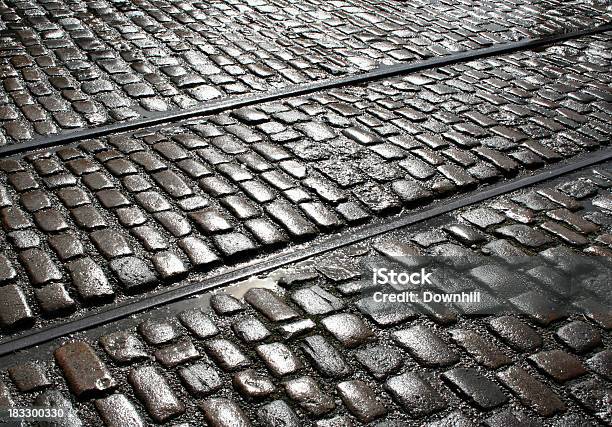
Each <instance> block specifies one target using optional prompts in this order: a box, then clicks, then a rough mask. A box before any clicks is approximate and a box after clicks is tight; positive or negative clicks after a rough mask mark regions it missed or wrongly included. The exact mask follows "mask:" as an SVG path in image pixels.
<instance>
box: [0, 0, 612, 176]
mask: <svg viewBox="0 0 612 427" xmlns="http://www.w3.org/2000/svg"><path fill="white" fill-rule="evenodd" d="M0 7H1V10H2V14H1V21H0V22H1V23H2V24H3V26H4V27H6V28H7V31H6V33H5V36H4V37H3V38H2V40H1V43H2V47H4V48H6V49H5V50H3V52H4V53H3V54H2V56H1V61H0V66H1V68H0V76H1V77H2V79H3V89H4V90H5V94H4V96H3V98H2V99H1V100H0V101H1V102H2V103H1V104H0V122H2V126H1V129H2V143H14V142H21V141H26V140H28V139H30V138H32V137H35V136H39V135H47V134H52V133H57V132H60V131H69V130H71V129H75V128H81V127H93V126H98V125H101V124H106V123H112V122H116V121H123V120H129V119H133V118H137V117H140V116H143V115H144V116H146V115H149V114H150V113H151V112H156V111H166V110H177V109H184V108H188V107H191V106H194V105H196V104H198V103H200V102H204V101H208V100H212V99H217V98H219V97H222V96H232V95H241V94H245V93H256V92H263V91H267V90H270V89H274V88H278V87H285V86H288V85H291V84H300V83H308V82H312V81H317V80H321V79H324V78H329V77H334V76H342V75H347V74H355V73H358V72H362V71H367V70H371V69H373V68H375V67H376V66H379V65H381V64H382V65H384V64H394V63H398V62H405V61H414V60H419V59H424V58H428V57H432V56H439V55H444V54H449V53H453V52H457V51H462V50H470V49H476V48H480V47H487V46H491V45H493V44H497V43H503V42H507V41H514V40H519V39H522V38H525V37H538V36H545V35H550V34H557V33H563V32H566V31H571V30H576V29H583V28H590V27H595V26H597V25H599V24H602V23H605V22H609V20H610V12H609V10H607V9H606V5H605V3H597V2H595V3H593V2H572V3H570V4H568V3H566V2H561V1H558V0H549V1H547V2H546V3H545V4H541V3H538V2H533V1H528V0H497V1H496V2H494V3H491V4H488V3H486V4H485V3H478V4H474V3H471V2H467V1H461V2H445V3H441V4H438V3H435V2H431V1H425V2H421V3H419V4H414V5H410V6H407V5H405V4H403V3H402V2H399V1H397V0H386V1H384V2H376V3H372V2H369V1H363V0H352V1H350V2H346V3H343V4H341V5H338V6H333V5H331V4H327V3H325V2H320V1H310V0H307V1H299V2H286V1H275V0H274V1H262V2H257V3H252V2H245V1H240V2H230V1H226V2H221V3H213V4H207V3H201V2H194V1H189V2H186V3H185V2H178V1H175V0H165V1H155V2H151V1H149V0H139V1H137V2H129V3H128V2H109V1H100V2H96V3H94V4H81V3H79V2H75V1H72V0H63V1H59V2H46V1H21V2H18V3H16V4H10V3H5V2H3V3H2V4H1V5H0ZM590 49H591V50H592V51H593V53H594V56H595V57H597V56H600V57H601V56H602V55H603V57H604V58H606V56H605V44H594V45H593V46H592V47H591V48H590ZM602 49H603V50H602ZM505 77H506V75H505V74H503V73H500V74H499V75H496V76H495V79H494V80H493V83H494V84H495V86H496V87H497V88H499V89H500V90H503V89H508V84H507V82H506V80H505ZM413 81H414V84H415V85H417V86H421V85H427V84H431V88H432V91H433V94H434V95H452V94H454V93H456V92H457V88H456V87H454V86H452V85H448V84H444V83H442V82H436V79H435V78H431V77H426V78H416V79H414V80H413ZM534 84H536V83H534V82H527V83H526V84H525V85H523V86H522V87H520V88H516V89H514V92H515V95H516V96H521V95H522V94H523V93H524V92H521V90H530V89H531V88H533V85H534ZM560 89H561V90H563V89H564V88H563V87H561V88H560ZM543 95H544V96H543V97H542V98H541V99H542V101H541V104H542V105H543V107H545V108H546V107H548V106H549V105H550V104H551V103H555V102H557V101H558V100H559V99H558V98H559V95H558V91H554V90H553V91H551V92H545V93H543ZM602 95H603V94H602V90H601V88H600V87H594V88H593V89H592V90H591V91H589V92H588V93H586V94H584V95H582V96H577V97H575V100H576V101H578V102H581V101H583V100H585V98H588V97H589V96H602ZM419 107H420V108H409V109H406V110H405V112H404V114H403V115H404V117H406V118H408V119H410V120H415V121H418V120H426V118H425V117H424V116H423V111H425V112H429V111H427V104H425V105H419ZM307 111H316V109H315V108H310V109H308V110H307ZM516 111H519V112H520V109H517V110H516ZM335 112H336V113H337V116H338V117H342V116H350V115H352V114H353V113H354V110H353V109H352V108H350V107H349V106H347V105H346V104H343V103H338V105H337V106H336V107H335ZM582 113H583V111H573V110H572V109H571V108H564V109H563V110H562V111H561V114H562V116H563V117H562V123H563V124H569V125H570V126H576V125H578V124H581V123H583V122H584V117H583V115H582ZM234 116H235V117H236V118H238V119H239V120H241V121H243V122H245V123H248V124H249V125H258V124H261V123H262V122H263V121H264V120H265V115H263V114H262V113H261V112H257V111H253V110H249V109H247V110H240V111H238V112H236V113H235V114H234ZM376 120H377V118H373V119H371V120H370V122H373V123H374V122H376ZM447 120H449V121H451V120H452V118H451V117H450V116H449V118H448V119H447ZM534 121H535V122H536V123H538V124H540V125H542V126H544V127H545V128H546V129H552V130H555V129H557V128H558V127H559V126H562V125H560V124H559V122H554V121H552V120H550V119H549V118H547V117H539V118H536V119H534ZM434 127H435V126H434ZM486 127H493V129H495V122H491V121H490V119H489V117H488V115H487V114H486V112H485V114H484V115H483V116H479V115H475V116H474V123H473V124H470V125H463V126H460V127H459V128H458V130H460V131H462V132H465V133H466V135H468V136H469V138H474V137H481V136H482V135H484V132H485V131H484V129H485V128H486ZM303 128H304V129H311V130H312V133H313V134H315V133H316V134H317V135H319V136H318V137H315V139H316V138H325V137H326V135H328V136H329V134H328V133H326V132H325V131H323V128H322V127H321V126H320V125H312V124H305V125H304V126H303ZM271 130H274V128H271ZM496 133H497V134H499V135H502V136H509V137H511V138H512V139H513V140H514V141H515V142H518V141H519V140H520V139H521V138H522V137H524V134H522V133H519V132H512V131H510V130H508V129H507V128H503V127H501V128H499V129H498V130H497V131H496ZM353 135H354V136H355V137H358V138H360V139H361V140H362V141H363V142H364V143H365V142H368V141H369V140H372V141H373V139H372V137H371V136H367V135H368V133H363V132H357V133H353ZM370 135H371V134H370ZM279 137H280V138H287V137H290V134H286V135H282V132H281V135H279ZM491 154H492V155H491V158H495V159H496V161H497V162H498V164H499V165H500V166H502V167H503V168H505V169H506V170H509V169H512V167H513V164H514V160H512V159H511V158H508V157H504V156H502V155H501V154H499V153H495V152H494V153H491ZM389 155H391V154H389ZM483 155H487V154H483Z"/></svg>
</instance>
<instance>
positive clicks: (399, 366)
mask: <svg viewBox="0 0 612 427" xmlns="http://www.w3.org/2000/svg"><path fill="white" fill-rule="evenodd" d="M610 167H611V165H610V163H607V164H606V165H603V166H601V167H597V168H596V169H594V170H585V171H581V172H579V173H576V174H574V175H572V176H569V177H564V178H561V179H558V180H556V181H554V182H550V183H545V184H543V185H539V186H537V187H535V188H529V189H526V190H520V191H517V192H514V193H511V194H510V195H509V196H502V197H498V198H495V199H492V200H489V201H486V202H483V203H481V204H479V205H477V206H473V207H468V208H464V209H462V210H460V211H456V212H453V213H451V214H448V215H446V216H444V217H442V218H438V219H434V220H431V221H429V222H426V223H424V224H422V225H419V226H418V227H410V228H409V229H400V230H396V231H393V232H389V233H386V234H384V235H382V236H380V237H378V238H376V239H372V240H368V241H365V242H362V243H358V244H355V245H352V246H348V247H345V248H341V249H338V250H336V251H333V252H331V253H328V254H325V255H321V256H319V257H316V258H314V259H310V260H307V261H304V262H301V263H299V264H296V265H291V266H287V267H283V268H282V269H280V270H277V271H274V272H272V273H270V274H269V275H267V277H264V278H261V279H251V280H249V281H248V283H246V284H238V285H237V286H234V287H229V288H227V289H226V290H223V291H220V292H217V293H214V294H212V295H210V294H209V295H205V296H203V297H202V298H198V299H196V300H192V301H191V302H186V303H182V304H181V305H180V306H177V307H180V308H177V309H172V310H176V311H172V310H171V312H174V313H176V314H172V315H170V316H168V314H167V311H159V312H156V311H153V312H150V313H146V314H144V315H142V316H140V318H139V319H136V320H133V321H129V322H124V323H123V325H124V326H120V327H119V328H118V326H116V325H111V326H110V327H107V328H106V329H105V330H104V331H103V332H101V333H100V332H96V331H94V332H93V333H90V334H84V335H80V336H77V337H75V338H72V339H67V340H66V339H64V340H62V342H61V343H58V344H56V345H54V346H53V348H54V352H53V355H54V356H53V359H54V360H49V359H48V358H38V359H39V360H37V361H36V362H30V361H28V360H20V361H19V362H16V363H15V364H14V365H13V366H11V367H10V368H9V369H8V371H7V372H3V373H2V374H1V375H0V406H6V405H10V404H20V405H26V404H31V403H37V404H40V405H56V406H61V407H64V408H67V409H68V408H70V409H72V410H73V412H72V415H71V416H70V417H69V418H68V419H67V420H66V423H65V424H64V425H70V426H78V425H100V423H104V425H107V426H125V425H134V426H141V425H157V424H166V425H175V426H178V425H181V426H186V425H200V424H202V422H203V421H206V423H208V424H209V425H213V426H238V425H239V426H247V425H251V423H252V424H254V425H270V426H298V425H317V426H349V425H364V424H369V425H379V426H400V425H428V426H450V425H452V426H471V425H487V426H508V425H534V426H538V425H556V426H576V425H585V426H591V425H593V426H594V425H599V424H608V423H610V422H612V411H611V409H610V406H609V404H608V403H607V400H606V399H607V396H609V393H610V382H611V381H612V372H611V371H610V367H611V366H612V363H611V357H612V352H611V350H610V348H609V345H610V336H609V331H610V329H611V328H612V316H611V313H610V310H609V306H605V305H604V304H602V301H605V300H606V298H607V297H609V295H608V294H609V281H608V282H607V283H603V286H598V285H597V284H596V283H592V284H591V286H590V287H589V289H588V290H589V292H590V295H585V297H584V299H581V300H577V301H574V305H575V306H576V307H577V308H580V310H581V313H582V314H571V313H567V312H564V311H563V310H559V309H558V307H555V306H554V304H552V303H551V301H554V300H555V298H556V295H558V294H559V293H560V292H562V290H561V289H559V284H560V283H562V280H557V279H555V277H556V276H558V275H559V274H563V272H567V271H568V270H567V268H568V266H567V265H565V264H564V263H563V262H562V261H561V260H563V259H565V260H573V262H584V263H586V264H588V266H589V268H602V267H603V268H604V269H607V270H605V271H607V274H608V277H609V274H610V270H609V264H606V261H605V260H604V259H605V258H607V257H610V256H612V239H611V238H610V236H611V233H612V194H611V193H610V189H611V188H612V169H610ZM580 253H582V254H589V255H597V256H598V257H600V258H597V257H591V258H576V257H574V258H568V257H566V258H562V256H564V255H567V254H574V255H576V256H577V255H579V254H580ZM474 254H480V255H484V256H499V257H501V258H506V259H507V258H510V257H518V256H523V255H539V256H541V257H542V260H544V262H543V263H542V264H540V265H537V266H535V267H534V268H531V267H529V269H528V270H526V271H524V272H523V274H524V275H525V276H524V280H521V281H517V280H516V275H512V274H504V273H502V272H500V271H496V272H495V274H494V275H491V271H490V268H491V266H489V265H478V266H476V267H470V266H468V267H467V268H468V269H469V274H470V276H471V277H472V278H473V280H475V281H478V282H480V283H482V284H484V285H485V287H489V288H490V289H491V290H493V291H495V290H496V288H503V289H505V290H507V291H509V292H512V293H514V294H516V295H517V296H516V297H512V298H511V299H510V301H511V303H512V304H513V305H514V310H513V311H512V313H508V314H505V315H495V316H487V315H484V316H483V315H482V314H479V311H478V310H474V309H473V308H469V307H467V306H465V305H461V304H454V305H441V304H438V305H435V304H432V305H428V306H423V307H420V308H419V309H417V307H416V306H414V305H410V304H404V303H395V304H392V303H389V304H383V305H375V304H372V303H371V299H372V297H371V295H370V293H369V291H368V289H369V288H370V287H371V286H372V283H371V280H370V278H367V277H361V276H360V274H361V269H360V267H359V266H360V263H361V262H362V261H363V260H365V259H368V258H369V257H374V258H377V257H389V258H390V259H391V258H392V259H396V257H398V256H414V255H448V256H455V257H456V256H466V255H474ZM601 257H604V258H601ZM456 259H460V258H456ZM576 260H580V261H576ZM444 285H445V286H451V287H452V283H445V284H444ZM464 285H465V286H466V287H469V285H466V284H464ZM492 303H494V301H493V300H492V299H485V302H484V304H486V305H491V304H492ZM423 309H426V310H425V312H426V313H427V314H422V313H423ZM0 312H2V313H4V312H5V311H4V310H2V311H0ZM126 324H129V325H131V326H125V325H126ZM173 423H174V424H173Z"/></svg>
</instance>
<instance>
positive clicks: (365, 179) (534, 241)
mask: <svg viewBox="0 0 612 427" xmlns="http://www.w3.org/2000/svg"><path fill="white" fill-rule="evenodd" d="M595 40H601V41H602V42H603V41H606V40H607V36H605V35H603V36H597V37H588V38H583V39H580V40H577V41H572V42H567V43H566V44H565V46H566V49H565V50H564V52H572V55H574V56H573V58H575V60H576V61H577V62H576V65H575V66H574V67H577V69H576V72H575V76H572V77H571V78H570V77H562V76H559V77H555V78H552V77H550V75H549V74H550V73H549V72H548V71H543V70H552V68H550V67H552V66H553V64H557V65H555V66H565V65H564V64H565V63H566V60H565V59H560V58H559V57H558V55H556V53H555V52H556V50H558V49H557V47H554V48H548V49H546V50H544V51H543V52H537V53H535V52H521V53H516V54H511V55H505V56H500V57H497V58H493V59H486V60H480V61H473V62H468V63H466V64H461V65H456V66H449V67H443V68H442V69H440V70H437V71H427V72H423V73H420V74H418V75H414V76H406V77H400V78H393V79H387V80H384V81H380V82H374V83H370V84H367V85H363V86H356V87H353V88H347V89H335V90H330V91H326V92H322V93H317V94H314V95H309V96H305V97H299V98H292V99H289V100H286V101H279V102H273V103H266V104H261V105H260V106H258V107H249V108H242V109H240V110H236V111H232V112H230V113H229V114H221V115H217V116H211V117H208V118H205V119H201V120H196V121H193V122H190V123H188V124H185V125H180V126H168V127H165V128H162V129H160V130H159V131H143V132H138V133H136V134H132V135H130V134H126V135H116V136H110V137H107V138H103V139H98V140H91V141H85V142H82V143H80V144H78V145H77V146H74V147H63V148H60V149H58V150H57V151H54V152H47V153H42V154H30V155H27V156H24V157H23V158H14V159H5V160H2V162H1V164H0V169H1V170H2V171H3V172H2V176H1V177H0V189H1V191H2V201H3V202H2V205H3V206H4V207H3V208H2V209H1V211H0V218H1V219H2V226H3V227H2V228H3V231H2V236H0V239H1V240H2V241H3V242H6V246H7V247H8V248H10V249H9V251H8V252H7V256H5V257H4V260H2V259H0V267H2V268H0V274H1V275H2V277H3V278H4V279H3V283H6V284H15V285H17V286H18V287H19V288H20V289H21V291H23V292H24V295H23V296H22V298H21V299H22V301H23V302H24V303H23V304H22V306H24V311H23V314H22V315H21V316H20V317H19V318H15V319H14V320H6V321H5V322H4V323H6V324H7V326H10V325H12V324H13V323H14V324H16V325H19V324H20V322H21V320H20V319H21V318H23V319H24V321H23V322H21V324H22V325H27V324H28V322H29V319H30V318H35V317H37V316H40V314H43V313H44V317H45V319H47V318H52V317H54V316H55V317H62V316H65V315H66V314H70V313H71V312H73V311H77V312H78V311H79V310H82V309H83V308H84V307H86V306H89V305H100V304H105V303H108V302H110V301H122V300H123V299H125V298H128V297H130V295H132V294H134V293H141V292H144V291H148V290H151V289H153V288H156V287H158V288H159V287H160V286H165V285H164V283H167V282H173V281H176V280H179V279H182V278H183V277H185V276H187V275H189V274H190V273H193V272H194V271H204V272H207V271H211V270H212V269H214V268H215V267H216V266H217V265H219V264H226V265H228V264H229V265H231V264H233V263H236V262H240V261H242V260H245V259H249V258H250V257H252V256H254V255H255V254H256V253H261V252H262V251H269V252H271V251H275V250H277V249H278V248H280V247H283V246H287V245H290V244H291V243H294V242H296V241H300V240H310V239H313V238H316V237H317V236H319V235H322V234H327V233H332V232H335V231H339V230H340V231H341V230H342V229H346V228H347V227H352V226H355V225H358V224H360V223H363V222H367V221H371V220H373V219H375V218H376V217H380V216H388V215H392V214H395V213H398V212H399V213H402V212H406V211H408V210H409V209H412V208H415V207H420V206H424V205H426V204H427V203H430V202H431V201H435V200H437V199H442V198H445V197H448V196H450V195H453V194H455V193H456V192H458V191H469V190H470V189H472V188H474V187H476V186H478V185H483V184H485V183H489V182H493V181H495V180H502V179H504V178H505V177H507V176H511V175H513V174H524V173H528V172H529V170H531V169H532V168H534V167H541V166H542V165H544V164H546V163H549V162H554V161H558V160H559V159H562V158H568V159H571V157H572V156H573V155H575V154H578V153H581V152H584V151H587V150H593V149H595V148H597V147H598V146H602V145H606V144H607V139H606V137H605V135H607V133H608V132H609V131H610V129H609V127H610V126H609V111H608V109H607V100H606V99H607V98H606V95H605V92H606V91H609V76H608V73H606V68H605V66H603V65H594V64H593V63H590V62H589V63H587V62H586V61H587V59H588V58H587V57H586V56H580V52H581V50H580V49H581V48H582V47H586V46H591V45H592V44H593V43H594V41H595ZM500 74H503V76H501V77H500ZM502 77H503V81H504V82H506V83H507V85H503V86H504V90H503V91H500V89H499V85H500V84H499V82H496V80H495V79H502ZM564 78H566V79H569V80H567V82H565V83H560V81H559V80H560V79H564ZM491 79H492V80H493V81H490V80H491ZM570 80H571V81H570ZM534 82H537V83H538V85H537V86H536V85H535V83H534ZM439 85H444V86H448V87H454V88H455V89H456V90H453V91H450V90H448V89H447V90H444V91H440V89H439V88H438V86H439ZM508 85H510V86H512V87H514V88H515V92H516V93H510V92H508V90H507V88H508V87H509V86H508ZM595 88H597V89H595ZM553 92H554V93H556V95H554V96H553V95H552V93H553ZM408 94H410V96H407V95H408ZM546 97H549V98H551V97H552V99H554V101H550V100H548V99H547V98H546ZM519 107H521V108H522V109H523V110H525V111H524V112H525V114H522V113H521V114H517V108H519ZM409 109H412V110H415V111H421V112H422V113H423V116H418V117H417V120H415V118H414V117H413V115H414V114H413V113H409ZM566 109H570V110H571V109H574V110H575V111H576V112H580V114H581V115H582V116H583V117H585V118H588V121H587V122H575V125H574V124H570V123H568V122H567V121H564V120H562V121H559V122H558V123H559V126H561V127H562V129H561V128H555V129H554V130H548V129H546V128H545V127H543V126H542V125H541V122H539V121H537V120H536V121H534V118H536V117H542V118H545V117H547V118H548V117H550V118H552V119H553V120H555V119H554V117H558V115H557V113H555V112H558V111H561V110H563V111H565V110H566ZM476 112H478V114H476ZM484 115H486V116H487V117H488V120H485V119H484V118H483V117H482V116H484ZM407 117H410V120H409V119H407ZM383 121H384V122H385V124H384V125H383ZM494 123H495V124H494ZM538 123H539V124H538ZM475 126H478V127H480V129H479V131H478V132H476V131H475V128H474V127H475ZM517 133H520V134H521V136H518V135H517ZM483 150H484V151H483ZM495 153H497V154H495ZM499 156H505V157H504V158H506V157H507V159H506V160H504V162H503V163H500V161H501V160H500V159H501V157H499ZM533 158H538V159H539V160H540V161H539V163H537V166H534V164H533V163H532V162H531V161H527V162H524V161H523V160H524V159H533ZM508 159H514V160H512V161H513V162H515V164H516V165H515V166H513V167H511V168H508V163H507V162H508V161H509V160H508ZM340 164H341V165H342V168H338V165H340ZM513 164H514V163H513ZM482 168H486V169H487V170H488V172H487V174H485V175H483V174H481V170H482ZM590 182H591V181H588V182H587V181H585V182H584V185H583V187H580V188H573V187H572V186H571V185H570V184H571V183H570V184H566V185H565V186H563V187H560V188H559V189H547V190H541V191H540V193H537V194H536V193H533V194H531V193H530V194H527V195H524V196H516V197H514V198H512V200H503V201H502V202H500V205H499V206H500V207H503V208H502V209H498V208H497V206H494V207H493V209H491V208H487V209H486V210H484V211H483V210H480V211H476V212H475V213H472V214H466V215H468V216H466V220H467V222H468V223H470V224H472V225H473V226H474V227H472V226H470V225H468V224H467V223H461V224H449V226H448V227H447V228H446V229H445V233H447V234H452V235H453V237H454V238H455V239H458V240H459V241H461V242H462V243H465V244H469V245H471V244H480V243H485V240H486V239H485V238H484V237H483V236H484V235H483V231H486V230H487V228H488V227H491V226H493V225H497V224H501V225H500V226H499V227H496V233H497V234H498V235H499V237H501V239H499V240H495V241H492V242H486V243H487V244H489V245H490V249H491V251H497V252H499V251H504V250H505V251H508V250H511V249H510V248H509V247H508V245H507V243H506V242H510V241H513V242H518V243H520V244H521V245H523V246H526V247H532V248H534V249H535V248H539V247H546V245H549V244H550V243H551V242H552V241H553V240H551V239H557V238H560V239H561V240H563V241H565V242H567V243H568V244H570V245H577V246H584V247H592V246H593V245H589V242H590V241H589V240H588V239H586V238H585V237H584V236H585V233H586V234H587V235H588V234H590V233H597V231H598V227H599V226H598V224H595V223H593V222H592V221H589V220H587V219H584V218H581V217H580V216H579V215H577V214H576V209H577V208H578V207H579V204H578V202H577V201H575V200H573V197H574V196H580V197H587V196H589V195H590V194H591V193H592V192H593V191H597V190H596V188H597V185H596V184H594V183H590ZM593 186H595V189H593ZM585 188H586V189H587V190H588V191H587V190H585ZM593 203H594V204H595V205H596V206H601V207H602V208H606V207H607V206H608V204H607V199H606V197H605V196H604V195H603V194H601V193H600V194H598V195H597V196H596V197H595V198H594V199H593ZM553 207H554V209H553ZM483 209H484V208H483ZM542 211H545V212H546V215H547V216H548V221H545V222H544V223H542V225H541V227H538V228H537V229H534V228H533V227H532V222H533V220H534V216H535V215H536V214H537V213H538V212H542ZM504 216H511V217H512V218H514V219H517V221H516V223H512V224H505V223H504V224H502V222H501V221H502V219H503V218H504ZM116 230H119V231H120V232H116ZM602 238H604V239H605V233H603V236H602ZM511 247H514V246H511ZM597 247H600V245H597ZM591 250H596V249H594V248H591ZM598 250H599V249H598ZM24 274H25V275H28V277H29V278H30V281H31V283H32V284H33V285H34V288H36V289H29V285H26V284H24ZM334 274H337V273H334ZM347 286H348V285H347ZM7 289H8V288H7ZM16 292H18V291H16ZM315 293H316V292H315ZM300 295H301V296H300ZM307 295H308V294H298V295H296V297H295V298H307V299H308V300H312V302H313V303H314V298H322V299H323V300H325V299H326V298H328V297H326V296H324V294H318V295H319V296H315V295H311V296H307ZM517 298H519V299H517V304H520V297H519V296H517ZM296 302H297V300H296ZM298 304H299V302H298ZM317 304H321V308H317V309H316V310H324V308H323V306H322V305H323V304H331V306H332V307H335V306H337V302H333V299H332V300H329V301H328V302H323V301H320V302H319V303H317ZM364 304H365V302H364ZM530 304H534V302H533V301H532V302H531V303H530ZM309 305H310V304H309ZM328 309H329V308H326V309H325V310H328ZM336 309H337V308H336ZM524 309H525V310H526V311H529V310H530V307H528V306H525V307H524ZM28 310H29V311H28ZM310 310H315V305H311V308H310ZM363 310H364V312H368V309H367V306H366V305H364V306H363ZM30 311H32V313H33V314H29V313H30ZM392 312H393V313H395V314H390V313H392ZM39 313H40V314H39ZM270 314H271V315H273V314H272V313H270ZM369 315H370V316H372V318H374V319H378V320H377V321H380V322H389V323H393V322H395V321H399V320H401V319H405V318H407V317H409V316H410V313H409V312H406V313H403V314H402V313H400V312H398V311H396V310H390V311H389V312H387V313H373V312H372V313H369ZM551 316H554V313H551ZM394 319H396V320H394ZM44 321H46V320H44ZM543 321H545V320H544V319H543Z"/></svg>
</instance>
